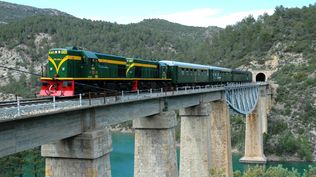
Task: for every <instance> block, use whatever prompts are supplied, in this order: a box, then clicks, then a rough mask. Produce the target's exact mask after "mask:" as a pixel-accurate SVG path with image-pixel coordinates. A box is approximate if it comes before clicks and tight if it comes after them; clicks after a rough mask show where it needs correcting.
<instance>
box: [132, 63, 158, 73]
mask: <svg viewBox="0 0 316 177" xmlns="http://www.w3.org/2000/svg"><path fill="white" fill-rule="evenodd" d="M134 66H138V67H144V68H157V65H151V64H141V63H132V64H131V65H130V66H129V67H128V68H127V70H126V75H127V73H128V72H129V71H130V70H131V69H132V68H133V67H134Z"/></svg>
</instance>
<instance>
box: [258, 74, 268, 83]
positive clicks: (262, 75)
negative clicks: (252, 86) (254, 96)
mask: <svg viewBox="0 0 316 177" xmlns="http://www.w3.org/2000/svg"><path fill="white" fill-rule="evenodd" d="M265 81H266V75H265V74H264V73H258V74H257V75H256V82H265Z"/></svg>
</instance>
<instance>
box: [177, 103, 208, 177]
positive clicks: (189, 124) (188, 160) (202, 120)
mask: <svg viewBox="0 0 316 177" xmlns="http://www.w3.org/2000/svg"><path fill="white" fill-rule="evenodd" d="M180 116H181V140H180V143H181V144H180V154H181V155H180V177H196V176H201V177H206V176H209V169H210V161H209V159H210V154H211V153H210V148H209V147H210V145H209V143H210V104H206V103H204V104H200V105H198V106H193V107H188V108H184V109H181V110H180Z"/></svg>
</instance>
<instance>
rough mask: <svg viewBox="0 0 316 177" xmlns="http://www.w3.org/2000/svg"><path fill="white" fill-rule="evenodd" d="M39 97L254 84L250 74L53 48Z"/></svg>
mask: <svg viewBox="0 0 316 177" xmlns="http://www.w3.org/2000/svg"><path fill="white" fill-rule="evenodd" d="M45 73H46V74H45V76H43V77H41V78H40V81H41V83H42V86H41V90H40V93H39V95H40V96H62V97H63V96H74V95H77V94H80V93H87V92H106V91H119V92H120V91H135V90H142V89H155V88H164V89H167V90H173V89H175V88H176V87H181V86H204V85H212V84H223V83H243V82H252V74H251V72H249V71H241V70H236V69H229V68H223V67H216V66H208V65H200V64H192V63H185V62H178V61H169V60H160V61H151V60H144V59H139V58H127V57H123V56H116V55H110V54H104V53H98V52H92V51H87V50H81V49H78V48H77V47H65V48H53V49H51V50H49V52H48V63H47V67H46V72H45Z"/></svg>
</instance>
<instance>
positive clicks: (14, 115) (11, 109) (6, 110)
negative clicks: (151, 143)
mask: <svg viewBox="0 0 316 177" xmlns="http://www.w3.org/2000/svg"><path fill="white" fill-rule="evenodd" d="M253 85H256V83H250V84H227V85H206V86H196V87H188V86H185V87H177V88H176V89H175V90H173V91H165V90H163V89H162V88H161V89H148V90H137V91H122V92H121V94H119V95H116V96H106V95H105V94H104V95H103V96H102V97H96V98H91V95H90V94H89V98H83V95H81V94H79V95H76V96H74V97H72V98H71V100H57V99H56V98H55V97H52V98H51V99H50V100H51V101H50V102H44V103H37V104H35V103H34V104H26V105H21V102H20V101H19V100H17V102H16V105H14V106H13V105H11V106H8V107H3V108H1V109H0V122H1V121H8V120H10V119H18V118H19V117H21V116H30V115H36V114H43V113H47V112H53V111H59V110H66V109H74V108H78V109H80V108H82V107H91V106H98V105H108V104H116V103H122V102H130V101H136V100H142V99H150V98H159V97H169V96H179V95H189V94H196V93H203V92H211V91H219V90H222V91H224V90H225V87H227V86H229V88H231V87H249V86H253ZM92 94H93V93H92Z"/></svg>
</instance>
